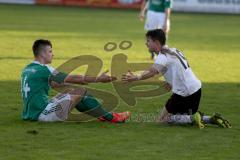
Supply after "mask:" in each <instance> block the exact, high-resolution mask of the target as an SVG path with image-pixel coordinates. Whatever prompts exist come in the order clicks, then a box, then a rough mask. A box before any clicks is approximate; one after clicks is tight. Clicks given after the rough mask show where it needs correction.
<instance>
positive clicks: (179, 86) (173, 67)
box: [153, 48, 201, 97]
mask: <svg viewBox="0 0 240 160" xmlns="http://www.w3.org/2000/svg"><path fill="white" fill-rule="evenodd" d="M169 50H170V51H171V54H169V53H159V54H158V56H157V58H156V59H155V64H154V65H153V66H154V67H156V69H158V70H159V69H160V68H161V70H160V71H159V72H161V73H162V74H163V76H164V78H165V80H166V81H167V82H168V83H169V84H170V85H171V86H172V92H173V93H175V94H178V95H181V96H184V97H186V96H189V95H192V94H193V93H195V92H196V91H198V90H199V89H200V88H201V81H200V80H199V79H198V78H197V77H196V76H195V74H194V73H193V71H192V69H191V68H190V67H189V65H188V63H187V60H186V59H185V57H184V56H183V54H182V53H181V52H180V51H178V50H177V49H176V48H169ZM161 66H162V67H161ZM163 66H164V69H163Z"/></svg>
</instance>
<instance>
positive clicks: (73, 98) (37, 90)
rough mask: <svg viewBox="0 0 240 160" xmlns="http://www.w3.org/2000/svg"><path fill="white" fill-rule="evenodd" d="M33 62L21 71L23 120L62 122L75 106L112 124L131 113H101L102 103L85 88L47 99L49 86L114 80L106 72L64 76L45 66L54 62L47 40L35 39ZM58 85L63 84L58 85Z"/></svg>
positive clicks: (50, 45) (125, 118)
mask: <svg viewBox="0 0 240 160" xmlns="http://www.w3.org/2000/svg"><path fill="white" fill-rule="evenodd" d="M32 49H33V54H34V59H35V60H34V61H33V62H32V63H30V64H28V65H27V66H26V67H25V68H24V69H23V71H22V76H21V82H22V83H21V92H22V98H23V113H22V118H23V119H24V120H33V121H45V122H50V121H65V120H67V118H68V115H69V113H70V112H71V110H72V109H73V108H74V107H75V108H76V109H77V110H78V111H80V112H85V113H86V114H89V115H91V116H94V117H96V118H98V119H99V120H101V121H109V122H112V123H121V122H125V121H126V120H127V119H128V118H129V117H130V112H123V113H111V112H107V111H106V110H104V109H103V108H102V106H101V104H100V103H99V102H98V101H97V100H96V98H94V97H93V96H91V95H90V94H89V93H87V91H86V89H85V88H78V89H76V88H75V89H68V90H66V91H65V92H63V93H60V94H59V95H57V96H55V97H53V98H52V99H51V100H48V91H49V86H51V87H52V88H55V87H63V86H64V85H63V84H64V83H73V84H87V83H98V82H102V83H107V82H111V81H114V80H116V78H115V77H111V76H108V75H107V74H106V73H103V74H101V75H100V76H99V77H90V76H81V75H67V74H64V73H61V72H58V71H56V70H55V69H53V68H52V67H50V66H48V65H47V64H50V63H51V62H52V59H53V53H52V44H51V42H50V41H48V40H36V41H35V42H34V44H33V47H32ZM60 82H64V83H63V84H60Z"/></svg>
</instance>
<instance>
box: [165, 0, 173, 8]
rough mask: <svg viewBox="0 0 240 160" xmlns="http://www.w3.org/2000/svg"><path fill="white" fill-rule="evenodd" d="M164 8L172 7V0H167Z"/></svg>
mask: <svg viewBox="0 0 240 160" xmlns="http://www.w3.org/2000/svg"><path fill="white" fill-rule="evenodd" d="M164 8H172V0H165V2H164Z"/></svg>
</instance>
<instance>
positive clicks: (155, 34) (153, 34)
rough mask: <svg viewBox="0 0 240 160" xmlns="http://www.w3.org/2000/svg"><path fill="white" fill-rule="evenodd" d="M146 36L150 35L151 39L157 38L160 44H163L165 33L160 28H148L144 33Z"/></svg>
mask: <svg viewBox="0 0 240 160" xmlns="http://www.w3.org/2000/svg"><path fill="white" fill-rule="evenodd" d="M146 37H150V38H151V39H153V40H158V41H159V42H160V43H161V45H165V43H166V35H165V33H164V31H163V30H162V29H154V30H149V31H148V32H147V33H146Z"/></svg>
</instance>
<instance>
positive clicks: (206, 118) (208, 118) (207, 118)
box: [202, 116, 211, 124]
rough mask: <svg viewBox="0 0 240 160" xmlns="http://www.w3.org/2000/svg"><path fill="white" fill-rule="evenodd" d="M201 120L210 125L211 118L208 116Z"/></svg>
mask: <svg viewBox="0 0 240 160" xmlns="http://www.w3.org/2000/svg"><path fill="white" fill-rule="evenodd" d="M202 120H203V122H204V123H206V124H210V123H211V117H210V116H203V117H202Z"/></svg>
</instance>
